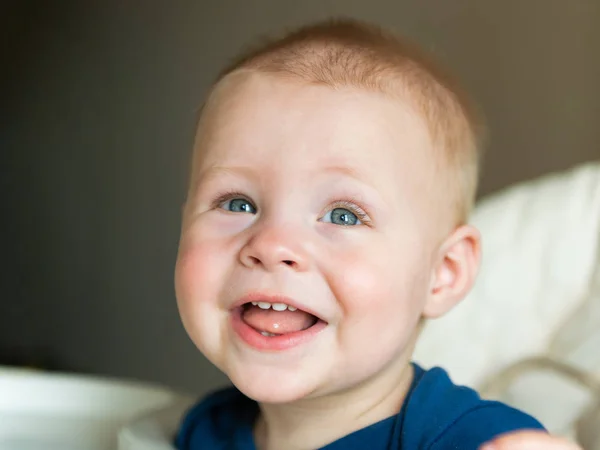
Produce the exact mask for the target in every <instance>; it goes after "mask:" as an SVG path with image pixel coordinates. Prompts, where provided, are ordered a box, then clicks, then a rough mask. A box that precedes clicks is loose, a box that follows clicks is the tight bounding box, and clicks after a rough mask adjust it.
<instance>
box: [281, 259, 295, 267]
mask: <svg viewBox="0 0 600 450" xmlns="http://www.w3.org/2000/svg"><path fill="white" fill-rule="evenodd" d="M283 263H284V264H287V265H288V266H293V265H294V261H292V260H289V259H284V260H283Z"/></svg>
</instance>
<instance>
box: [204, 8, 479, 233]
mask: <svg viewBox="0 0 600 450" xmlns="http://www.w3.org/2000/svg"><path fill="white" fill-rule="evenodd" d="M241 70H251V71H257V72H260V73H265V74H273V75H277V76H282V77H288V78H292V79H297V80H299V81H303V82H307V83H314V84H321V85H326V86H331V87H333V88H336V87H343V86H350V87H357V88H361V89H366V90H369V91H376V92H382V93H384V94H386V95H392V96H398V95H400V96H401V98H402V99H404V100H405V101H406V100H408V101H409V102H410V103H411V106H413V107H414V108H415V109H416V110H417V112H419V113H420V114H421V115H422V116H423V117H424V118H425V122H426V124H427V126H428V129H429V132H430V134H431V138H432V143H433V147H434V149H435V150H436V155H435V158H434V160H435V161H437V162H438V163H439V166H440V168H441V170H439V171H438V172H439V177H437V178H436V181H440V182H439V183H436V185H437V186H439V187H440V188H441V191H440V195H442V193H443V197H444V202H445V204H446V205H448V206H449V208H450V209H451V211H452V213H453V215H454V218H453V220H454V221H455V222H457V223H460V222H464V221H465V220H466V219H467V217H468V214H469V212H470V210H471V208H472V205H473V203H474V200H475V194H476V190H477V183H478V171H479V161H480V155H481V148H482V140H483V139H482V138H483V132H482V130H483V126H482V122H481V120H480V118H479V115H478V114H477V113H476V112H475V108H474V107H473V105H471V103H470V101H469V99H468V98H467V96H466V95H465V94H464V93H463V92H462V90H461V89H460V88H459V87H458V85H457V84H456V82H454V81H453V80H452V78H451V77H450V76H449V75H448V74H446V73H445V72H444V71H443V70H442V69H441V68H440V67H438V66H437V65H435V64H434V63H433V62H432V61H431V60H429V58H428V57H427V55H426V54H425V53H424V52H423V51H421V50H420V49H418V48H417V47H416V46H414V45H412V44H411V43H410V42H408V41H407V40H405V39H401V38H399V37H398V36H395V35H393V34H391V33H389V32H386V31H384V30H382V29H381V28H379V27H376V26H374V25H371V24H366V23H363V22H359V21H356V20H352V19H337V20H328V21H324V22H319V23H316V24H312V25H308V26H304V27H302V28H299V29H296V30H294V31H292V32H290V33H288V34H286V35H284V36H283V37H281V38H279V39H269V40H267V41H266V42H263V43H261V44H260V45H258V46H256V47H255V48H252V49H250V50H248V51H246V52H244V53H243V54H242V55H241V56H239V57H238V58H237V59H236V60H235V61H234V62H233V63H232V64H231V65H229V66H228V67H226V68H225V69H224V70H223V71H222V72H221V73H220V75H219V76H218V78H217V83H218V82H219V81H220V80H222V79H223V78H224V77H226V76H227V75H229V74H232V73H234V72H237V71H241ZM217 83H215V84H217Z"/></svg>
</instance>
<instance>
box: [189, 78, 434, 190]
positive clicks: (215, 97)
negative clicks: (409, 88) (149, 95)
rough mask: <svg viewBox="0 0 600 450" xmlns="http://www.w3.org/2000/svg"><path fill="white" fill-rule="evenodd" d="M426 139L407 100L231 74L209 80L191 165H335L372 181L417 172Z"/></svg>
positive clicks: (426, 152)
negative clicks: (213, 84) (210, 86)
mask: <svg viewBox="0 0 600 450" xmlns="http://www.w3.org/2000/svg"><path fill="white" fill-rule="evenodd" d="M430 146H431V144H430V139H429V134H428V132H427V127H426V126H425V123H424V121H423V120H422V118H421V117H420V116H419V115H417V114H416V113H415V112H414V110H413V109H412V108H411V107H410V106H409V105H408V104H403V103H401V102H399V101H398V100H395V99H391V98H389V97H386V96H384V95H383V94H380V93H375V92H368V91H365V90H361V89H357V88H352V87H340V88H336V89H334V88H332V87H328V86H323V85H309V84H304V83H301V82H298V81H295V80H286V79H282V78H279V77H274V76H269V75H264V74H258V73H253V72H245V73H237V74H233V75H231V76H229V77H227V78H226V79H225V80H223V81H222V82H221V83H219V85H217V86H216V88H215V89H214V91H213V93H212V94H211V96H210V98H209V100H208V102H207V104H206V106H205V110H204V113H203V116H202V118H201V122H200V125H199V129H198V136H197V141H196V154H197V159H196V162H195V166H196V168H195V169H196V170H199V173H200V174H201V173H202V172H203V171H204V170H207V169H210V168H211V167H214V166H227V165H233V166H238V165H242V166H247V165H260V166H262V167H263V168H264V170H265V171H269V170H280V169H282V168H285V167H287V168H293V169H294V170H295V172H296V173H300V172H302V171H303V170H318V169H319V168H320V167H331V166H334V167H340V168H342V169H343V168H346V169H348V170H350V171H353V170H354V171H357V172H358V171H360V172H361V173H365V174H367V175H370V176H371V178H373V181H376V180H383V179H385V178H386V176H387V177H389V176H390V175H391V176H392V177H394V178H398V177H402V176H404V177H409V175H411V174H414V173H415V171H419V172H420V173H421V178H422V175H423V173H422V172H423V170H426V168H427V167H428V165H430V156H431V152H430Z"/></svg>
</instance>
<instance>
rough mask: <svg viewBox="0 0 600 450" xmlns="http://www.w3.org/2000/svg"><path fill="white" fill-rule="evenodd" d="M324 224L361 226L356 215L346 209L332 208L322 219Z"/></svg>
mask: <svg viewBox="0 0 600 450" xmlns="http://www.w3.org/2000/svg"><path fill="white" fill-rule="evenodd" d="M323 219H324V220H323V221H324V222H331V223H333V224H336V225H344V226H347V225H362V222H361V221H360V220H359V218H358V217H357V215H356V214H354V213H353V212H352V211H350V210H348V209H346V208H334V209H332V210H331V211H329V212H328V213H327V214H325V216H324V217H323Z"/></svg>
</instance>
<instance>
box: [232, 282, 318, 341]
mask: <svg viewBox="0 0 600 450" xmlns="http://www.w3.org/2000/svg"><path fill="white" fill-rule="evenodd" d="M250 302H268V303H285V304H286V305H289V306H293V307H294V308H297V309H298V310H302V311H304V312H307V313H309V314H312V315H313V316H315V317H316V318H317V319H318V320H317V322H316V323H315V324H314V325H313V326H311V327H309V328H307V329H306V330H302V331H296V332H294V333H286V334H282V335H281V336H263V335H262V334H261V333H260V332H258V331H257V330H255V329H254V328H252V327H251V326H250V325H248V324H247V323H246V322H244V320H243V319H242V313H243V309H244V308H243V306H244V305H245V304H246V303H250ZM230 312H231V314H230V316H231V326H232V328H233V331H234V332H235V333H236V335H237V336H238V337H239V338H240V339H241V340H242V341H243V342H245V343H246V344H247V345H249V346H250V347H252V348H254V349H256V350H259V351H266V352H281V351H284V350H288V349H291V348H293V347H297V346H299V345H302V344H305V343H307V342H309V341H310V340H312V339H313V338H315V337H316V336H317V334H319V333H320V332H321V331H322V330H323V329H324V328H326V327H327V325H328V323H327V321H325V320H323V319H322V318H321V317H319V315H318V314H316V313H315V312H313V311H312V310H311V309H310V308H307V307H306V306H305V305H303V304H302V303H299V302H297V301H295V300H294V299H291V298H289V297H286V296H283V295H272V294H265V293H260V292H253V293H250V294H247V295H244V296H243V297H242V298H240V299H239V300H238V301H237V302H235V303H234V304H233V305H232V307H231V311H230Z"/></svg>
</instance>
